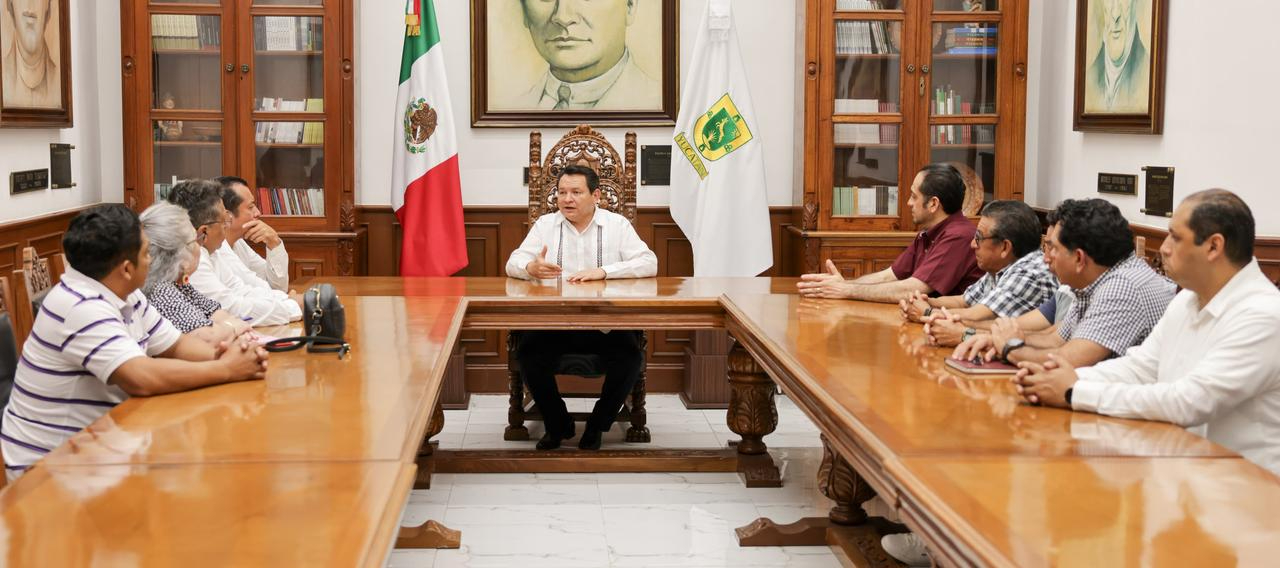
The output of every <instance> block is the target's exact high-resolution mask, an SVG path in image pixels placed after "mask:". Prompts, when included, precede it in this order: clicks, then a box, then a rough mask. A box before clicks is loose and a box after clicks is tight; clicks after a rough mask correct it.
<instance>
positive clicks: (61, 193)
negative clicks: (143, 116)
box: [0, 0, 124, 222]
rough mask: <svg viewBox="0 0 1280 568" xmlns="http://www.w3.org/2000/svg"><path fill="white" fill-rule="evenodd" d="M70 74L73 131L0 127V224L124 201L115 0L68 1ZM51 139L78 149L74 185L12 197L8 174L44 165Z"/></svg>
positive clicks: (74, 154) (74, 156)
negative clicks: (69, 3)
mask: <svg viewBox="0 0 1280 568" xmlns="http://www.w3.org/2000/svg"><path fill="white" fill-rule="evenodd" d="M0 49H2V48H0ZM71 75H72V77H71V87H72V91H73V92H72V105H73V107H72V112H73V113H74V121H75V127H74V128H64V129H54V128H39V129H13V128H6V129H3V130H0V222H6V221H12V220H16V219H25V218H28V217H35V216H38V215H43V214H45V213H51V212H55V211H62V210H65V209H71V208H74V207H79V206H81V205H86V204H90V203H97V202H100V201H116V202H118V201H120V200H121V199H123V195H124V189H123V188H124V152H123V149H122V146H121V145H122V138H121V136H122V133H121V116H120V109H121V91H120V3H119V2H114V1H106V0H72V1H71ZM57 142H61V143H67V144H74V145H75V147H76V149H75V150H72V152H71V168H72V179H73V180H74V181H75V182H76V184H77V185H76V187H74V188H71V189H57V190H48V189H47V190H44V191H38V192H31V193H24V194H21V195H10V194H9V172H12V171H16V170H34V169H40V168H47V167H49V144H51V143H57Z"/></svg>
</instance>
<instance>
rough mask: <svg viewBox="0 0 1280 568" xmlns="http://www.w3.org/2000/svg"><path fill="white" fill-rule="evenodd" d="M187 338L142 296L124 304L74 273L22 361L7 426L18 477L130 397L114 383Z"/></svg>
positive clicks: (2, 441) (6, 445) (54, 292)
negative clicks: (129, 368) (123, 371)
mask: <svg viewBox="0 0 1280 568" xmlns="http://www.w3.org/2000/svg"><path fill="white" fill-rule="evenodd" d="M179 337H181V335H180V334H179V333H178V330H177V329H176V328H174V327H173V325H172V324H170V323H169V322H168V321H167V320H165V319H164V318H163V317H161V315H160V313H159V312H158V311H156V310H155V308H152V307H151V305H150V304H149V303H148V302H147V299H146V297H144V296H143V295H142V292H141V291H134V292H133V293H132V294H129V297H127V298H125V299H124V300H121V299H120V298H119V297H118V296H116V295H115V293H113V292H112V291H111V290H110V289H108V288H107V287H106V286H103V285H102V283H101V282H98V281H97V280H94V279H92V278H89V277H88V276H85V275H83V274H81V273H79V272H77V271H76V270H75V269H72V268H68V269H67V272H66V273H65V274H63V275H62V281H61V282H59V283H58V284H57V285H56V286H54V287H53V288H52V289H50V290H49V294H48V295H47V296H45V299H44V303H43V304H42V305H41V306H40V312H39V313H38V314H37V315H36V321H35V325H34V326H33V328H32V330H31V335H30V336H29V337H27V342H26V343H25V344H24V345H23V347H22V355H21V356H20V357H19V358H18V372H17V374H16V375H15V377H14V384H13V394H12V396H11V397H10V399H9V404H8V405H7V406H6V407H5V409H4V417H3V421H2V422H0V450H2V451H3V452H4V463H5V468H6V469H7V470H9V471H10V472H11V473H12V472H15V471H21V470H25V469H26V468H28V467H30V466H31V465H32V464H34V463H35V462H36V461H38V460H39V459H40V458H42V457H44V455H45V454H47V453H49V451H50V450H52V449H53V448H55V447H57V446H58V445H59V444H61V443H62V442H63V441H64V440H66V439H67V438H69V437H71V435H72V434H74V433H76V432H78V431H80V430H81V429H83V428H84V427H85V426H88V425H89V424H90V423H91V422H93V421H94V420H97V419H98V418H99V417H101V416H102V415H103V414H105V413H106V412H107V411H108V410H110V409H111V408H112V407H114V406H115V405H116V404H119V403H120V402H121V401H123V400H124V399H126V398H128V396H129V395H127V394H125V392H124V391H123V390H120V387H117V386H115V385H113V384H108V380H109V379H110V378H111V374H112V373H114V372H115V370H116V369H117V368H119V367H120V365H122V364H124V362H125V361H128V360H130V359H133V358H134V357H146V356H155V355H157V354H159V353H163V352H165V351H167V350H168V349H169V348H170V347H172V346H173V344H174V343H176V342H177V341H178V338H179Z"/></svg>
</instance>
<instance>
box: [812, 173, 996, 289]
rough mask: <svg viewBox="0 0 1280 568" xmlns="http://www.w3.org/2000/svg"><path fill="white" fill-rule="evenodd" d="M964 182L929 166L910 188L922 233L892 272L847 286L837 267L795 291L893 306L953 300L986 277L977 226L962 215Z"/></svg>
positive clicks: (910, 201) (829, 265) (914, 216)
mask: <svg viewBox="0 0 1280 568" xmlns="http://www.w3.org/2000/svg"><path fill="white" fill-rule="evenodd" d="M964 191H965V188H964V179H963V178H961V177H960V172H958V171H956V169H955V167H953V166H951V165H949V164H929V165H927V166H925V167H924V168H922V169H921V170H920V172H919V173H917V174H916V178H915V181H913V182H912V183H911V198H910V199H908V200H907V205H909V206H910V207H911V220H912V221H913V222H915V224H916V226H918V227H920V228H921V229H922V230H921V232H920V234H918V235H916V240H915V241H914V242H912V243H911V246H909V247H907V250H905V251H903V253H902V254H900V255H898V258H897V260H894V261H893V266H890V267H889V268H886V269H884V270H881V271H879V272H875V273H872V274H868V275H866V276H863V277H861V278H855V279H853V280H845V279H844V276H843V275H841V274H840V270H839V269H837V268H836V265H835V263H833V262H831V261H830V260H828V261H827V271H826V272H824V273H821V274H805V275H804V276H802V277H801V281H800V283H798V284H797V285H796V286H797V287H798V288H799V289H800V295H802V296H805V297H808V298H845V299H850V300H865V301H869V302H886V303H895V302H897V301H898V300H900V299H902V298H904V297H906V296H907V295H909V294H910V293H911V292H923V293H925V294H931V295H940V296H952V295H956V294H962V293H964V289H965V288H968V287H969V285H970V284H973V283H974V282H977V281H978V278H981V277H982V271H981V270H979V269H978V263H977V262H976V261H975V260H974V257H973V249H972V248H970V247H969V243H970V241H972V240H973V235H974V232H976V231H977V230H978V228H977V227H976V226H974V224H973V222H972V221H970V220H969V219H968V218H967V217H965V216H964V213H961V212H960V206H961V205H962V204H963V203H964Z"/></svg>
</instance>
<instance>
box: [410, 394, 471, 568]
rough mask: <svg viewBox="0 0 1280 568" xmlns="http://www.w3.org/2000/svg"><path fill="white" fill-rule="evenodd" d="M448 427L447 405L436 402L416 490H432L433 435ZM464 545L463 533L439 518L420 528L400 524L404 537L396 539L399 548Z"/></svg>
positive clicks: (421, 452) (421, 451) (420, 455)
mask: <svg viewBox="0 0 1280 568" xmlns="http://www.w3.org/2000/svg"><path fill="white" fill-rule="evenodd" d="M443 429H444V405H443V404H436V408H435V410H434V411H432V413H431V420H430V421H429V422H427V433H426V435H425V436H423V437H422V446H421V447H420V448H419V449H418V475H417V478H416V479H415V480H414V483H413V488H414V489H431V473H432V472H433V471H434V469H435V461H434V460H432V459H431V456H432V455H434V454H435V451H436V443H435V442H432V441H431V438H432V437H434V436H436V435H437V434H439V433H440V431H441V430H443ZM461 545H462V533H461V532H458V531H456V530H453V529H451V528H449V527H446V526H444V525H442V524H440V523H438V522H436V521H430V520H429V521H427V522H425V523H422V524H421V525H418V526H416V527H400V536H399V537H398V538H396V546H395V547H396V548H458V547H459V546H461Z"/></svg>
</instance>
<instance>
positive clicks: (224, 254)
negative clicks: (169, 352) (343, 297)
mask: <svg viewBox="0 0 1280 568" xmlns="http://www.w3.org/2000/svg"><path fill="white" fill-rule="evenodd" d="M191 285H192V286H193V287H195V289H196V291H198V292H200V293H201V294H204V295H205V296H207V297H209V298H210V299H212V300H214V301H216V302H218V303H219V304H222V309H224V310H227V311H228V312H230V313H231V314H233V315H235V316H237V317H240V318H244V319H245V320H246V321H248V322H249V323H250V324H251V325H255V326H258V325H279V324H285V323H289V322H291V321H298V320H300V319H302V308H301V307H299V306H298V303H297V302H295V301H293V298H290V297H289V295H288V294H286V293H284V292H281V291H279V290H272V289H271V285H270V284H267V282H266V281H265V280H263V279H261V278H258V276H257V275H255V274H254V273H253V272H252V271H250V270H249V268H248V267H246V266H245V265H244V263H242V262H240V258H239V257H237V256H236V254H235V253H234V252H232V251H231V249H230V248H228V247H227V244H226V243H225V242H224V243H222V247H221V248H220V249H219V250H218V253H217V254H212V255H211V254H209V251H207V250H205V249H204V247H200V265H199V266H197V267H196V271H195V272H194V273H192V274H191Z"/></svg>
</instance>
